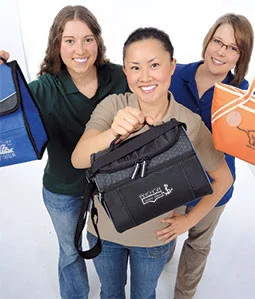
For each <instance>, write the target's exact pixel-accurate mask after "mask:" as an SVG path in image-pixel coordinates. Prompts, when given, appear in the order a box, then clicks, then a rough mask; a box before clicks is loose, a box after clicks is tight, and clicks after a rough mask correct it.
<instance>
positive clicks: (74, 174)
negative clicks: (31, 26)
mask: <svg viewBox="0 0 255 299" xmlns="http://www.w3.org/2000/svg"><path fill="white" fill-rule="evenodd" d="M97 72H98V89H97V92H96V94H95V95H94V96H93V97H92V98H90V99H89V98H87V97H86V96H85V95H84V94H82V93H81V92H79V90H78V89H77V87H76V86H75V84H74V83H73V81H72V79H71V77H70V75H69V73H68V72H67V71H64V72H63V73H61V75H59V76H57V77H54V76H52V75H51V74H48V73H47V74H43V75H41V76H40V77H39V78H38V80H35V81H33V82H31V83H30V84H29V87H30V90H31V92H32V94H33V95H34V97H35V101H36V103H37V105H38V108H39V110H40V112H41V115H42V118H43V121H44V124H45V127H46V130H47V133H48V137H49V142H48V145H47V152H48V161H47V164H46V167H45V170H44V176H43V185H44V187H45V188H46V189H48V190H49V191H51V192H53V193H58V194H66V195H82V194H83V192H84V188H85V187H86V179H85V170H84V169H82V170H80V169H79V170H78V169H75V168H73V166H72V164H71V154H72V152H73V150H74V147H75V145H76V144H77V142H78V140H79V138H80V137H81V135H82V133H83V132H84V129H85V126H86V123H87V122H88V120H89V118H90V115H91V112H92V111H93V110H94V108H95V107H96V105H97V104H98V103H99V102H100V101H101V100H103V99H104V98H105V97H106V96H108V95H110V94H115V93H116V94H119V93H125V92H126V91H127V90H128V85H127V81H126V77H125V75H124V73H123V71H122V67H121V66H120V65H116V64H112V63H107V64H105V65H103V66H101V67H99V68H98V70H97Z"/></svg>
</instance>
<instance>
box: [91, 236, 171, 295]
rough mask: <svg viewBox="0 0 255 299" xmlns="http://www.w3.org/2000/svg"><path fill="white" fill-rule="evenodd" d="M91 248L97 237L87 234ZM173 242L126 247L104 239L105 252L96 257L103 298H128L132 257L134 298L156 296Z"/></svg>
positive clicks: (95, 261)
mask: <svg viewBox="0 0 255 299" xmlns="http://www.w3.org/2000/svg"><path fill="white" fill-rule="evenodd" d="M87 239H88V242H89V245H90V247H91V246H93V245H94V244H95V242H96V237H95V236H94V235H92V234H91V233H89V232H88V233H87ZM173 243H174V242H173V241H172V242H170V243H169V244H166V245H163V246H156V247H149V248H147V247H133V246H123V245H120V244H117V243H112V242H109V241H105V240H102V252H101V253H100V254H99V255H98V256H97V257H96V258H94V259H93V262H94V265H95V268H96V271H97V274H98V276H99V279H100V282H101V293H100V297H101V299H125V285H126V282H127V262H128V258H129V260H130V273H131V283H130V285H131V292H130V294H131V296H130V297H131V299H154V298H156V287H157V283H158V279H159V276H160V274H161V272H162V270H163V268H164V265H165V264H166V262H167V258H168V257H169V255H170V253H171V250H172V248H173Z"/></svg>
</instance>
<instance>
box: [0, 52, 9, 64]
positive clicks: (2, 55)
mask: <svg viewBox="0 0 255 299" xmlns="http://www.w3.org/2000/svg"><path fill="white" fill-rule="evenodd" d="M0 57H3V58H4V59H5V60H8V59H9V58H10V54H9V53H8V52H6V51H4V50H0ZM3 63H4V62H3V61H2V59H0V64H3Z"/></svg>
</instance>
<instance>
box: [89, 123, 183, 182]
mask: <svg viewBox="0 0 255 299" xmlns="http://www.w3.org/2000/svg"><path fill="white" fill-rule="evenodd" d="M182 127H185V128H186V125H185V124H184V123H181V122H179V121H177V120H176V119H171V120H170V121H168V122H166V123H164V124H162V125H159V126H152V127H150V129H149V130H147V131H146V132H144V133H142V134H140V135H137V136H135V137H133V138H130V139H127V140H125V141H124V142H121V143H119V144H117V145H116V146H115V147H114V148H113V149H112V148H111V147H109V148H108V149H106V150H104V151H101V152H99V153H96V154H92V156H91V160H92V161H91V168H89V169H88V170H87V176H88V177H92V176H93V175H94V174H95V173H96V172H97V171H107V172H114V171H115V170H116V169H123V168H126V167H128V166H130V165H133V164H135V163H136V162H138V161H139V160H142V159H148V158H150V157H153V156H155V155H157V154H159V153H160V152H163V151H164V150H165V149H166V148H169V147H172V146H173V145H174V144H175V142H176V141H177V139H178V136H179V134H180V131H181V130H182Z"/></svg>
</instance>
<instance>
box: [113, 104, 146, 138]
mask: <svg viewBox="0 0 255 299" xmlns="http://www.w3.org/2000/svg"><path fill="white" fill-rule="evenodd" d="M144 121H145V116H144V114H143V112H142V111H141V110H139V109H137V108H134V107H129V106H128V107H126V108H124V109H121V110H119V111H118V113H117V115H116V116H115V117H114V120H113V123H112V126H111V131H112V133H113V135H115V136H117V135H121V139H126V138H127V137H128V136H129V135H130V134H131V133H133V132H136V131H138V130H140V129H141V128H142V127H143V126H144Z"/></svg>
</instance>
